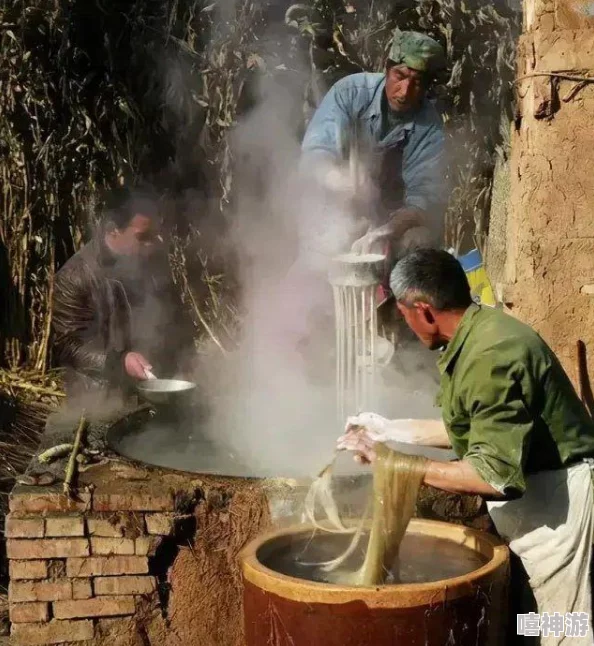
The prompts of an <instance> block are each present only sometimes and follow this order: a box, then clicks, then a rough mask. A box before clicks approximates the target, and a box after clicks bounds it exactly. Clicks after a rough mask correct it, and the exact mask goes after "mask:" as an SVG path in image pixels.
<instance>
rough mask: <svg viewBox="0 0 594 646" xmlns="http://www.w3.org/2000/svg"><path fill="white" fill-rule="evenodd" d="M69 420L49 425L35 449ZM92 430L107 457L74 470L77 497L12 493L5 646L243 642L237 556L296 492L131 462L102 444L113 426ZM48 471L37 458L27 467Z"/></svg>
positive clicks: (28, 490) (49, 490)
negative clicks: (7, 644) (8, 623)
mask: <svg viewBox="0 0 594 646" xmlns="http://www.w3.org/2000/svg"><path fill="white" fill-rule="evenodd" d="M76 426H77V424H76V421H74V422H73V421H72V420H70V421H69V422H68V423H64V421H60V420H58V421H56V420H49V421H48V426H47V428H46V432H45V434H44V436H43V438H42V443H41V446H40V449H39V452H41V451H43V450H44V449H47V448H48V447H51V446H55V445H56V444H59V443H62V442H71V441H72V437H73V434H74V430H75V428H76ZM89 428H90V431H89V433H88V442H87V444H88V446H90V447H93V448H97V449H99V450H100V451H101V454H102V456H101V457H103V456H107V461H106V462H104V463H103V464H98V465H96V466H93V467H92V468H89V469H88V470H86V471H85V472H84V473H81V474H80V475H79V478H78V483H77V492H78V493H77V495H76V496H75V497H73V498H70V497H68V496H66V495H65V494H64V493H63V491H62V485H61V483H59V484H55V485H52V486H49V487H41V486H35V485H33V486H30V485H24V484H19V485H17V486H16V487H15V488H14V490H13V491H12V493H11V495H10V499H9V510H10V513H9V514H8V516H7V518H6V539H7V555H8V559H9V573H10V584H9V604H10V620H11V645H12V644H14V645H15V646H35V645H46V644H57V643H67V644H76V645H77V646H79V645H80V644H84V645H86V646H90V645H91V644H92V645H93V646H107V645H108V644H109V646H179V645H180V644H183V646H242V644H243V636H242V625H241V622H242V616H241V576H240V573H239V568H238V563H237V554H238V552H239V551H240V550H241V548H242V547H243V546H244V545H245V543H246V542H247V541H248V540H250V539H251V538H253V537H255V536H256V535H257V534H259V533H260V532H261V531H263V530H265V529H266V528H268V527H269V526H270V523H271V518H272V516H274V509H273V508H274V505H273V504H271V503H272V502H273V501H274V500H276V501H277V502H279V501H280V503H279V504H280V507H277V508H278V509H281V513H282V514H285V515H287V501H290V500H291V499H292V498H293V497H294V494H295V493H296V488H295V487H294V486H293V485H290V484H287V483H284V484H283V485H282V486H280V485H279V483H278V482H276V483H275V484H274V486H273V487H271V482H270V481H267V482H265V481H263V480H256V479H247V478H225V477H219V476H212V475H210V476H208V475H206V476H203V475H196V474H190V473H180V472H175V471H171V470H167V469H160V468H154V467H149V466H146V465H142V464H138V463H132V462H130V461H128V460H126V459H124V458H121V457H120V456H117V455H115V454H113V453H110V451H109V449H108V447H106V444H105V442H104V441H103V432H104V430H105V429H106V428H109V425H106V424H105V422H101V423H98V424H96V425H94V426H92V427H91V426H90V427H89ZM64 462H65V458H64V459H63V460H62V463H61V464H60V463H56V464H53V470H54V473H55V474H56V477H57V479H58V480H59V479H60V477H62V476H63V473H64ZM43 468H45V467H43V466H42V465H40V464H39V461H38V460H37V457H35V458H34V459H33V461H32V465H31V466H30V468H29V469H28V471H27V473H28V474H31V473H32V474H33V475H34V474H35V471H36V469H37V470H40V469H41V470H43ZM273 491H274V493H271V492H273ZM289 506H291V505H289Z"/></svg>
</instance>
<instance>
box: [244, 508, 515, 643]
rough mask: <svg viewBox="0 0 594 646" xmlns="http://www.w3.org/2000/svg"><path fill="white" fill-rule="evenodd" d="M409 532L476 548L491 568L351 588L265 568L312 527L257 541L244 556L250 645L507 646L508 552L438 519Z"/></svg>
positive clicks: (417, 523)
mask: <svg viewBox="0 0 594 646" xmlns="http://www.w3.org/2000/svg"><path fill="white" fill-rule="evenodd" d="M408 532H409V533H412V534H414V535H419V534H420V535H422V536H425V537H436V538H442V539H447V540H449V541H452V542H453V543H455V544H457V545H460V546H465V547H469V548H471V549H472V550H475V551H476V552H478V555H481V556H482V558H483V562H484V565H482V566H480V567H479V568H478V569H476V570H473V571H472V572H470V573H469V574H465V575H463V576H459V577H456V578H449V579H445V580H442V581H436V582H433V583H411V584H399V585H385V586H379V587H373V588H370V587H366V588H362V587H346V586H338V585H332V584H327V583H316V582H313V581H308V580H304V579H299V578H295V577H292V576H286V575H283V574H280V573H278V572H275V571H273V570H271V569H269V568H268V567H266V566H265V565H264V564H263V563H266V562H267V560H269V559H270V558H271V557H272V555H273V554H275V552H278V551H279V550H282V549H283V547H284V548H286V547H287V546H288V545H289V544H290V543H294V542H295V541H299V540H301V539H303V538H304V537H305V536H309V535H311V529H310V528H309V527H308V526H304V525H300V526H298V527H291V528H285V529H283V530H280V531H275V532H270V533H267V534H265V535H263V536H260V537H258V538H256V539H255V540H254V541H252V542H251V543H250V544H249V545H248V546H247V547H246V548H245V549H244V550H243V552H242V554H241V565H242V571H243V579H244V628H245V637H246V644H247V646H263V645H264V644H268V645H270V646H372V645H373V646H388V645H389V646H392V645H393V646H444V645H445V644H455V645H456V646H471V645H472V646H476V645H477V644H481V646H500V645H503V644H505V634H504V631H505V628H506V617H507V584H508V579H509V552H508V548H507V547H506V546H505V545H504V544H502V543H501V542H500V541H499V540H498V539H497V538H495V537H494V536H491V535H489V534H486V533H483V532H479V531H476V530H472V529H469V528H467V527H463V526H459V525H451V524H449V523H442V522H438V521H431V520H421V519H414V520H412V521H411V523H410V526H409V529H408ZM478 555H477V556H478ZM435 559H436V562H438V561H437V560H438V559H439V554H438V553H437V554H435Z"/></svg>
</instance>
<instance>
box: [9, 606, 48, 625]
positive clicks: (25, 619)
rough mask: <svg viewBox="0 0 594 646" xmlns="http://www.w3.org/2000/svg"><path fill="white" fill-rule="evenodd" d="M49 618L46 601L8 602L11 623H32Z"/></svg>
mask: <svg viewBox="0 0 594 646" xmlns="http://www.w3.org/2000/svg"><path fill="white" fill-rule="evenodd" d="M48 619H49V604H48V603H45V602H43V603H15V604H10V621H11V622H12V623H13V624H32V623H35V622H44V621H47V620H48Z"/></svg>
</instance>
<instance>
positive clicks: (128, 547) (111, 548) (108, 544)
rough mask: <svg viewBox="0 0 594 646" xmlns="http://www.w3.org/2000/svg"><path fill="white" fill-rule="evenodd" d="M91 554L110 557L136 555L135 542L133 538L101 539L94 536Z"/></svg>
mask: <svg viewBox="0 0 594 646" xmlns="http://www.w3.org/2000/svg"><path fill="white" fill-rule="evenodd" d="M90 540H91V554H93V555H94V554H97V555H102V556H109V555H111V554H120V555H132V554H134V547H135V546H134V541H133V540H132V539H131V538H101V537H99V536H93V537H92V538H91V539H90Z"/></svg>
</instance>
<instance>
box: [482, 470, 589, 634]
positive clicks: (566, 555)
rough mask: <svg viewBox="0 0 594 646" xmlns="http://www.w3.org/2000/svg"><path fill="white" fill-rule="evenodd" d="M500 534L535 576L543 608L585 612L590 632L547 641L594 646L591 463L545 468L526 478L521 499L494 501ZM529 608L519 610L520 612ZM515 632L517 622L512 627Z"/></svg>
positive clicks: (535, 588) (493, 512)
mask: <svg viewBox="0 0 594 646" xmlns="http://www.w3.org/2000/svg"><path fill="white" fill-rule="evenodd" d="M487 507H488V509H489V513H490V515H491V517H492V519H493V522H494V524H495V527H496V528H497V531H498V532H499V533H500V535H501V536H502V537H503V538H504V539H505V540H506V541H508V542H509V547H510V549H511V550H512V552H514V553H515V554H517V555H518V556H519V557H520V559H521V561H522V564H523V565H524V568H525V569H526V572H527V574H528V576H529V578H530V581H529V584H530V588H531V589H532V592H533V594H534V598H535V599H536V603H537V608H538V609H537V611H536V612H537V613H539V614H540V615H542V613H544V612H546V613H549V615H551V614H553V613H556V612H558V613H560V614H561V615H565V613H572V612H585V613H587V614H588V616H589V618H590V622H589V633H588V635H587V636H586V637H567V636H565V634H562V635H561V636H551V635H549V636H542V637H541V642H540V643H541V644H543V645H546V646H556V645H557V644H563V646H592V645H593V644H594V639H593V633H592V626H591V622H592V597H591V589H590V563H591V559H592V539H593V537H594V493H593V486H592V474H591V471H590V465H589V464H588V463H586V462H581V463H580V464H577V465H574V466H572V467H570V468H569V469H561V470H558V471H543V472H541V473H537V474H535V475H532V476H528V477H527V478H526V493H525V494H524V495H523V496H522V498H520V499H518V500H512V501H506V502H488V503H487ZM525 612H527V610H524V609H518V613H525ZM511 628H512V630H514V631H515V626H511Z"/></svg>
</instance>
